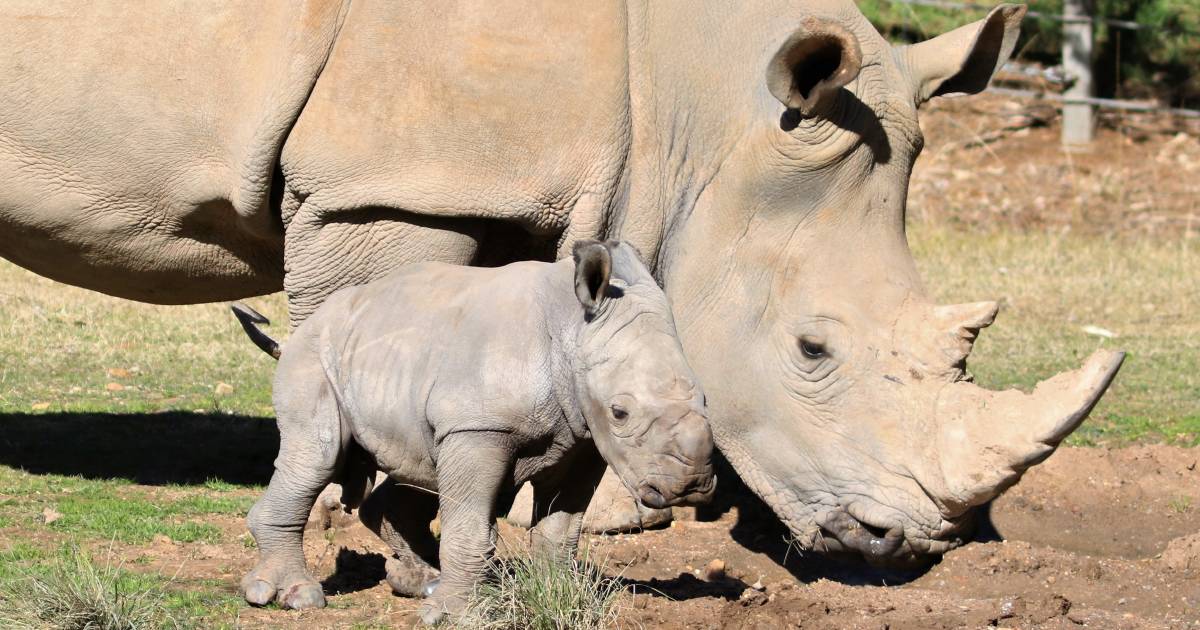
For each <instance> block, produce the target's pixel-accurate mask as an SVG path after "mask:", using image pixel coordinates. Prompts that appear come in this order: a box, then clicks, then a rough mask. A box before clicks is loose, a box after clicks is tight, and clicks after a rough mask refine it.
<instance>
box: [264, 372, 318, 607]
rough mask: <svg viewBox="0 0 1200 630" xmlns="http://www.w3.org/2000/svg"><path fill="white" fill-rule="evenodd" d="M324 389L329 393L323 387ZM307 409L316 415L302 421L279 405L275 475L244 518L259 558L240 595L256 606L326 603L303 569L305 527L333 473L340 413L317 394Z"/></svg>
mask: <svg viewBox="0 0 1200 630" xmlns="http://www.w3.org/2000/svg"><path fill="white" fill-rule="evenodd" d="M321 393H322V394H324V393H326V390H325V388H321ZM309 400H311V398H309ZM309 408H310V410H315V413H313V411H309V414H311V415H310V416H309V417H308V418H300V419H297V418H295V417H294V415H293V414H292V413H291V412H290V411H289V410H288V409H279V413H278V417H279V428H280V444H279V457H278V458H277V459H276V460H275V473H274V474H273V475H271V483H270V484H269V485H268V486H267V491H266V492H265V493H263V496H262V498H261V499H259V500H258V502H257V503H255V504H254V507H253V508H251V509H250V514H249V515H248V516H247V519H246V520H247V522H248V524H249V526H250V533H251V534H253V535H254V540H255V542H256V543H257V544H258V550H259V560H258V564H257V565H256V566H255V567H254V569H253V570H251V571H250V573H248V574H247V575H246V577H244V578H242V593H243V595H244V596H245V598H246V601H247V602H249V603H251V604H254V605H256V606H265V605H267V604H269V603H271V602H272V601H275V602H277V603H278V604H279V606H280V607H282V608H290V609H296V610H299V609H304V608H322V607H324V606H325V593H324V591H323V590H322V589H321V584H320V582H317V581H316V580H315V579H313V577H312V575H310V574H309V573H308V570H307V569H306V568H305V564H304V526H305V524H306V523H307V522H308V515H309V512H310V511H311V510H312V506H313V503H314V502H315V501H316V499H317V495H319V494H320V493H321V490H323V489H324V488H325V486H326V485H327V484H328V483H329V482H330V481H331V480H332V479H333V476H334V472H335V469H336V466H337V458H338V451H339V449H340V443H339V440H338V437H337V436H338V432H337V427H338V416H337V410H336V408H335V406H334V402H333V400H332V397H329V396H318V399H317V400H316V401H315V403H314V404H312V405H311V406H310V407H309ZM297 420H298V421H297ZM318 427H324V428H325V429H330V430H318ZM323 440H325V441H323Z"/></svg>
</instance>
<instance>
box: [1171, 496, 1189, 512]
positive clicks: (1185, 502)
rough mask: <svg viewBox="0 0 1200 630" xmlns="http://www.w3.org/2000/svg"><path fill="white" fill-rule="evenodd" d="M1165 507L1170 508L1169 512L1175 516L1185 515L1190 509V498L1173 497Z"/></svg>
mask: <svg viewBox="0 0 1200 630" xmlns="http://www.w3.org/2000/svg"><path fill="white" fill-rule="evenodd" d="M1167 507H1169V508H1171V511H1172V512H1175V513H1176V514H1187V513H1188V512H1189V511H1191V509H1192V497H1189V496H1178V497H1175V498H1174V499H1171V500H1170V501H1169V502H1168V503H1167Z"/></svg>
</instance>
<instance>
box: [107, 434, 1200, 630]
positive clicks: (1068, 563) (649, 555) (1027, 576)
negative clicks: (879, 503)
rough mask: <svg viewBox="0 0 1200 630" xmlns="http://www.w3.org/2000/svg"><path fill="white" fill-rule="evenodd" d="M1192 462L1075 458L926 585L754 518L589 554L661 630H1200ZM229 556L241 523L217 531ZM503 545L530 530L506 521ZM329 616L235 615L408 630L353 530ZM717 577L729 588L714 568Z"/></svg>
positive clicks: (180, 557)
mask: <svg viewBox="0 0 1200 630" xmlns="http://www.w3.org/2000/svg"><path fill="white" fill-rule="evenodd" d="M1198 461H1200V449H1184V448H1176V447H1168V446H1143V447H1133V448H1127V449H1116V450H1104V449H1085V448H1065V449H1062V450H1061V451H1060V452H1059V453H1057V454H1056V455H1054V457H1052V458H1051V459H1050V460H1049V461H1048V462H1047V463H1046V464H1044V465H1042V466H1039V467H1037V468H1035V469H1033V470H1032V471H1031V472H1030V473H1029V475H1028V476H1027V477H1026V478H1025V480H1023V481H1022V482H1021V483H1020V484H1019V485H1017V486H1016V487H1015V488H1013V489H1012V490H1010V491H1009V492H1008V493H1007V494H1005V495H1004V496H1003V497H1001V498H1000V499H999V500H998V501H996V502H995V504H994V505H993V506H992V508H991V510H990V523H991V526H990V527H988V526H986V524H985V526H984V527H982V528H981V532H980V536H979V539H977V540H976V541H974V542H972V543H970V544H968V545H966V546H964V547H962V548H960V549H957V550H955V551H952V552H951V553H949V554H947V555H946V556H945V557H944V558H943V559H942V560H941V562H939V563H938V564H936V565H934V566H932V567H929V568H927V569H923V570H918V571H911V572H895V571H884V570H876V569H871V568H869V567H866V566H863V565H861V564H856V563H853V562H839V561H833V560H830V559H826V558H822V557H819V556H814V555H811V554H804V553H801V552H799V551H797V550H795V549H789V548H788V545H787V544H786V542H785V540H784V534H783V532H782V530H781V529H780V528H779V525H778V524H777V523H775V522H773V521H772V519H770V518H764V517H763V516H762V514H761V512H760V511H759V509H756V508H753V507H748V508H743V509H742V513H741V515H739V513H738V510H736V509H735V510H733V511H731V512H728V513H726V514H724V515H720V516H719V517H717V518H715V520H710V521H707V522H700V521H682V522H676V523H675V524H674V525H672V526H671V527H668V528H665V529H661V530H657V531H648V532H643V533H641V534H637V535H618V536H592V537H589V538H588V544H589V545H590V547H591V554H592V556H591V557H593V558H600V559H605V560H606V562H607V565H608V567H609V571H610V572H611V573H613V574H617V575H620V576H621V577H622V578H623V579H624V580H625V582H626V585H627V590H628V594H627V595H626V596H624V598H623V600H622V603H621V605H622V607H623V610H622V612H621V616H620V619H621V620H622V622H623V624H624V625H625V626H628V627H639V626H640V627H663V628H780V627H800V628H871V629H878V628H962V627H969V628H981V627H988V626H999V627H1011V628H1067V627H1076V626H1085V627H1093V628H1200V505H1197V504H1200V470H1197V462H1198ZM221 525H222V527H225V528H227V529H228V531H229V534H230V536H228V537H227V538H229V539H230V540H232V541H238V540H239V538H238V537H239V536H241V535H242V533H243V532H244V527H243V524H242V522H241V521H240V519H234V518H228V519H225V520H223V521H222V522H221ZM501 530H502V535H503V537H504V539H505V540H508V541H517V543H518V544H519V541H520V540H521V539H522V537H523V535H524V531H523V530H520V529H518V528H514V527H511V526H508V525H507V524H506V523H504V522H503V521H502V522H501ZM307 550H308V557H309V563H310V566H312V567H315V568H316V573H317V574H318V575H320V576H322V577H323V578H324V579H325V580H326V582H325V584H326V591H327V593H329V594H330V597H329V602H330V606H329V608H326V609H324V610H320V611H306V612H299V613H297V612H289V611H281V610H276V609H255V608H250V607H245V608H242V609H241V611H240V612H239V623H240V625H241V626H242V627H247V628H267V627H272V628H274V627H284V628H301V627H304V628H335V627H348V626H350V625H352V624H354V623H370V624H390V625H393V626H395V627H412V626H413V624H415V622H416V617H415V613H414V611H415V609H416V603H415V602H414V601H413V600H408V599H404V598H401V597H396V596H394V595H392V594H391V592H390V590H389V589H388V587H387V586H386V585H385V584H383V583H382V578H383V556H382V555H381V554H382V553H383V551H384V549H383V547H382V546H381V544H380V543H379V542H378V541H377V540H375V539H374V538H373V537H372V536H371V534H370V533H369V532H367V531H366V530H365V528H363V527H361V526H359V525H358V524H357V522H355V521H354V520H352V519H351V518H349V517H347V516H343V515H340V514H339V515H338V516H335V518H334V522H333V523H332V527H331V528H330V529H328V530H323V529H322V528H321V527H320V525H319V524H317V523H315V522H314V523H313V524H311V526H310V529H309V532H308V536H307ZM122 555H124V556H126V557H127V558H129V559H130V560H137V562H131V563H130V565H129V566H141V567H145V568H147V569H151V570H156V571H158V572H161V573H165V574H167V575H176V576H177V577H176V581H177V585H178V586H181V587H185V588H186V586H187V584H188V583H189V582H193V581H200V580H203V581H206V582H207V583H209V584H212V583H213V582H214V581H215V582H216V583H218V584H222V585H223V586H222V588H224V589H227V590H228V591H229V592H231V593H232V592H234V589H235V588H236V585H237V583H238V580H239V579H240V578H241V576H242V574H243V573H244V572H245V571H247V570H248V569H249V568H250V567H251V565H252V563H253V560H254V555H255V552H254V550H253V549H249V548H247V547H246V546H244V545H243V544H241V543H240V542H230V543H226V544H221V545H209V544H190V545H179V544H176V543H172V542H171V541H167V540H161V539H160V540H158V541H156V542H154V543H153V544H151V545H149V546H143V547H129V548H127V549H124V550H123V551H122ZM713 560H721V561H722V562H724V563H725V566H726V569H725V576H724V577H720V578H717V579H710V578H711V577H712V576H710V575H707V574H706V571H705V568H706V567H707V566H708V565H709V564H710V562H712V561H713Z"/></svg>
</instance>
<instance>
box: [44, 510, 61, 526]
mask: <svg viewBox="0 0 1200 630" xmlns="http://www.w3.org/2000/svg"><path fill="white" fill-rule="evenodd" d="M62 516H63V515H62V512H59V511H58V510H56V509H54V508H52V507H47V508H42V522H43V523H45V524H47V525H49V524H50V523H53V522H54V521H57V520H58V519H60V518H62Z"/></svg>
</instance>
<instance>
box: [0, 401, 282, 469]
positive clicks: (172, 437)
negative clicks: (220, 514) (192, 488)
mask: <svg viewBox="0 0 1200 630" xmlns="http://www.w3.org/2000/svg"><path fill="white" fill-rule="evenodd" d="M278 452H279V432H278V430H277V429H276V428H275V419H274V418H257V417H247V416H234V415H221V414H197V413H187V412H163V413H146V414H111V413H50V414H22V413H9V414H0V465H3V466H11V467H13V468H20V469H22V470H26V471H28V472H31V473H37V474H58V475H79V476H82V477H85V478H89V479H129V480H131V481H134V482H136V483H140V484H147V485H164V484H195V483H203V482H205V481H208V480H219V481H223V482H226V483H232V484H239V485H247V484H266V483H267V482H268V481H270V479H271V471H272V469H273V462H274V460H275V455H276V453H278Z"/></svg>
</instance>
